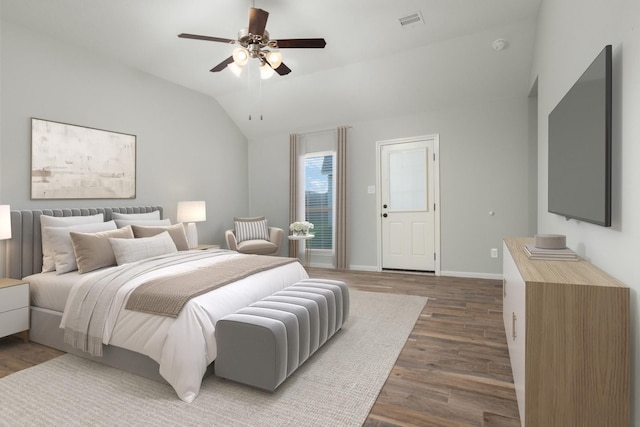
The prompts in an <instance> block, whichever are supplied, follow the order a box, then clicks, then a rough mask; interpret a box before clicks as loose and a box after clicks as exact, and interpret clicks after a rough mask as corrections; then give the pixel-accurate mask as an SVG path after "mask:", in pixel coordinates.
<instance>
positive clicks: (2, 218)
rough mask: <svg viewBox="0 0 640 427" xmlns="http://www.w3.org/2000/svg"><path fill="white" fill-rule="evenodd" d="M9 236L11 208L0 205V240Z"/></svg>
mask: <svg viewBox="0 0 640 427" xmlns="http://www.w3.org/2000/svg"><path fill="white" fill-rule="evenodd" d="M10 238H11V208H10V207H9V205H0V240H6V239H10Z"/></svg>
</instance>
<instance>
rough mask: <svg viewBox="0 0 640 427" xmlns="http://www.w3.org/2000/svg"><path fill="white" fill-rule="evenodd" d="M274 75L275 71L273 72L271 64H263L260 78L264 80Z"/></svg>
mask: <svg viewBox="0 0 640 427" xmlns="http://www.w3.org/2000/svg"><path fill="white" fill-rule="evenodd" d="M274 73H275V71H273V68H271V67H270V66H269V64H262V65H261V66H260V78H261V79H262V80H266V79H268V78H270V77H271V76H273V74H274Z"/></svg>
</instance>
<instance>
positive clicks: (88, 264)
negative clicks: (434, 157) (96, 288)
mask: <svg viewBox="0 0 640 427" xmlns="http://www.w3.org/2000/svg"><path fill="white" fill-rule="evenodd" d="M69 235H70V236H71V242H72V243H73V251H74V252H75V254H76V264H77V265H78V272H79V273H80V274H84V273H87V272H89V271H93V270H97V269H98V268H102V267H109V266H111V265H116V257H115V255H114V254H113V249H112V248H111V243H109V238H112V237H113V238H120V239H133V231H132V230H131V227H129V226H128V227H124V228H118V229H116V230H109V231H100V232H98V233H78V232H75V231H72V232H71V233H69Z"/></svg>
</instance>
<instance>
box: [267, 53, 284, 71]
mask: <svg viewBox="0 0 640 427" xmlns="http://www.w3.org/2000/svg"><path fill="white" fill-rule="evenodd" d="M267 61H268V62H269V64H271V67H273V69H274V70H275V69H276V68H278V67H279V66H280V65H281V64H282V54H281V53H280V52H269V53H268V54H267Z"/></svg>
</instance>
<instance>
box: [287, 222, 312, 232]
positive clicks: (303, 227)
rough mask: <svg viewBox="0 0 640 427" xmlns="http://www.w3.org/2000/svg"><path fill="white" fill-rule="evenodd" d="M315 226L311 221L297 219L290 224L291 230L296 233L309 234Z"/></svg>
mask: <svg viewBox="0 0 640 427" xmlns="http://www.w3.org/2000/svg"><path fill="white" fill-rule="evenodd" d="M312 228H313V224H312V223H310V222H309V221H296V222H294V223H291V225H289V230H291V231H293V232H294V233H295V234H307V233H308V232H309V230H311V229H312Z"/></svg>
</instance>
